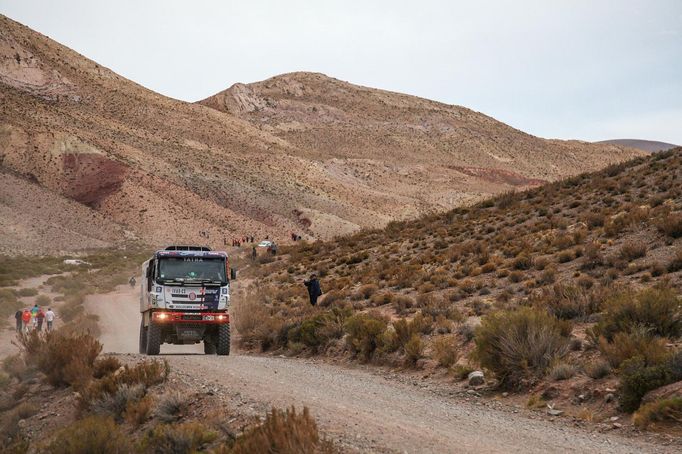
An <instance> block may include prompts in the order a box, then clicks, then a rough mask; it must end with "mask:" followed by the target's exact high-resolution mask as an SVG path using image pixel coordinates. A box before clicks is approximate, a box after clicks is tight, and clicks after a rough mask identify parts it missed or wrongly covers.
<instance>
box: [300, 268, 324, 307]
mask: <svg viewBox="0 0 682 454" xmlns="http://www.w3.org/2000/svg"><path fill="white" fill-rule="evenodd" d="M303 285H305V286H306V287H307V288H308V296H309V297H310V305H311V306H316V305H317V299H318V298H319V297H320V295H322V288H321V287H320V281H319V280H317V275H316V274H315V273H313V274H311V275H310V279H309V280H307V281H303Z"/></svg>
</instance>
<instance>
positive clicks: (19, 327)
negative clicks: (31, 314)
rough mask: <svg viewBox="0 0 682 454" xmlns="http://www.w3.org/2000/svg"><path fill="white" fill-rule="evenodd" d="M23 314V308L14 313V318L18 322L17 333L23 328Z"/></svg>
mask: <svg viewBox="0 0 682 454" xmlns="http://www.w3.org/2000/svg"><path fill="white" fill-rule="evenodd" d="M22 314H23V312H22V311H21V309H19V310H18V311H17V312H16V313H15V314H14V319H15V320H16V322H17V333H20V332H21V328H22V322H21V316H22Z"/></svg>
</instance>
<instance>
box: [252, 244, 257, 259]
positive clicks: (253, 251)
mask: <svg viewBox="0 0 682 454" xmlns="http://www.w3.org/2000/svg"><path fill="white" fill-rule="evenodd" d="M256 258H258V251H256V246H251V260H254V261H255V260H256Z"/></svg>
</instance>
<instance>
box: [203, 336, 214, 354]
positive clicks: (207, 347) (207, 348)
mask: <svg viewBox="0 0 682 454" xmlns="http://www.w3.org/2000/svg"><path fill="white" fill-rule="evenodd" d="M212 337H213V336H212ZM214 339H215V338H214ZM213 342H215V340H214V341H213ZM213 342H209V341H207V340H205V341H204V354H206V355H215V352H216V346H215V344H214V343H213Z"/></svg>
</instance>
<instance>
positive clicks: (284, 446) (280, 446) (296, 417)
mask: <svg viewBox="0 0 682 454" xmlns="http://www.w3.org/2000/svg"><path fill="white" fill-rule="evenodd" d="M335 451H336V450H335V449H334V447H333V445H332V444H331V443H330V442H328V441H325V440H322V439H321V438H320V434H319V432H318V429H317V424H316V423H315V420H314V419H313V417H312V416H310V412H309V411H308V409H307V408H303V412H301V413H296V410H295V409H294V408H293V407H292V408H291V409H287V410H286V411H283V410H277V409H273V410H272V411H270V412H269V413H268V414H267V416H266V418H265V421H263V423H262V424H261V425H258V426H256V427H254V428H252V429H249V430H247V431H245V432H244V434H243V435H242V436H240V437H239V438H237V440H236V441H235V443H234V446H232V448H231V450H228V452H231V453H233V454H251V453H256V452H272V453H281V454H297V453H303V452H310V453H312V452H315V453H320V454H324V453H332V452H335Z"/></svg>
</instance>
